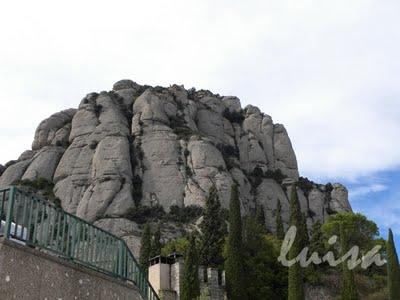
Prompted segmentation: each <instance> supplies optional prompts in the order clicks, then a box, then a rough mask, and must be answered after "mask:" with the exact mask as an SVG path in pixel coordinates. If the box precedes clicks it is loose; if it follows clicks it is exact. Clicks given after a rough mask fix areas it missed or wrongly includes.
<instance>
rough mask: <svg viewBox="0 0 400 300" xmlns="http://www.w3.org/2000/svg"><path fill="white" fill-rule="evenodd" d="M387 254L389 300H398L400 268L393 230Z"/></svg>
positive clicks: (399, 294) (399, 293)
mask: <svg viewBox="0 0 400 300" xmlns="http://www.w3.org/2000/svg"><path fill="white" fill-rule="evenodd" d="M386 252H387V274H388V290H389V300H395V299H396V300H397V299H400V267H399V259H398V256H397V253H396V246H395V245H394V241H393V233H392V230H391V229H389V238H388V241H387V249H386Z"/></svg>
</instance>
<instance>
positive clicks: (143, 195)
mask: <svg viewBox="0 0 400 300" xmlns="http://www.w3.org/2000/svg"><path fill="white" fill-rule="evenodd" d="M0 174H2V175H1V177H0V186H7V185H10V184H13V183H15V182H16V181H18V180H21V179H29V180H35V179H37V178H45V179H47V180H48V181H51V182H53V183H54V193H55V195H56V196H57V197H58V198H59V199H60V200H61V204H62V206H63V208H64V209H65V210H67V211H68V212H70V213H74V214H77V215H78V216H80V217H82V218H85V219H86V220H88V221H91V222H94V221H97V222H100V221H101V220H102V219H110V218H124V216H125V215H126V213H127V211H128V210H129V209H130V208H132V207H134V206H136V205H138V204H141V205H143V206H155V205H159V206H162V207H163V208H164V210H165V211H168V210H169V208H170V207H171V206H173V205H176V206H180V207H183V206H189V205H198V206H203V205H204V203H205V198H206V196H207V193H208V190H209V188H210V187H211V185H213V184H215V185H216V187H217V189H218V192H219V195H220V199H221V203H222V206H223V207H225V208H227V207H228V203H229V198H230V188H231V185H232V184H233V183H234V182H237V183H238V184H239V189H240V197H241V202H242V207H243V211H244V213H249V212H250V211H252V210H254V209H255V207H256V206H260V207H263V209H264V211H265V214H266V220H267V226H268V227H269V228H270V230H271V231H274V230H275V225H274V224H275V223H274V220H275V210H276V206H277V202H278V201H280V202H281V204H282V217H283V220H284V221H285V222H286V224H287V223H288V221H289V199H288V197H289V196H288V195H289V189H290V187H289V185H288V184H285V182H286V183H290V182H293V181H298V180H299V171H298V166H297V160H296V156H295V153H294V151H293V148H292V144H291V141H290V138H289V136H288V133H287V131H286V129H285V127H284V126H283V125H281V124H274V123H273V120H272V118H271V117H270V116H268V115H266V114H264V113H262V112H261V111H260V110H259V108H257V107H255V106H251V105H248V106H247V107H245V108H244V109H242V107H241V104H240V100H239V99H238V98H237V97H233V96H225V97H222V96H220V95H216V94H213V93H211V92H210V91H206V90H200V91H196V90H195V89H190V90H186V89H185V88H184V87H183V86H179V85H173V86H170V87H168V88H164V87H150V86H142V85H139V84H137V83H135V82H133V81H131V80H121V81H118V82H117V83H115V84H114V86H113V90H111V91H109V92H100V93H90V94H88V95H87V96H85V97H84V98H83V99H82V101H81V103H80V104H79V107H78V109H68V110H64V111H61V112H59V113H56V114H54V115H52V116H50V117H49V118H47V119H46V120H44V121H42V122H41V123H40V124H39V126H38V128H37V130H36V133H35V138H34V141H33V143H32V150H28V151H26V152H24V153H23V154H22V155H21V156H20V157H19V159H18V160H16V161H14V162H13V163H10V164H8V165H7V168H5V170H4V172H3V169H2V168H0ZM298 193H299V197H300V201H301V205H302V210H303V212H305V213H306V214H307V216H308V221H309V223H310V224H311V223H312V222H313V221H314V220H317V219H320V220H324V219H325V218H326V216H327V215H329V214H331V213H334V212H338V211H344V210H345V211H346V210H351V208H350V205H349V202H348V199H347V198H348V196H347V190H346V188H344V187H343V186H341V185H339V184H334V185H329V186H323V185H317V184H314V183H311V184H309V185H307V187H301V186H300V188H299V190H298ZM107 222H109V221H107ZM122 224H125V223H124V222H122Z"/></svg>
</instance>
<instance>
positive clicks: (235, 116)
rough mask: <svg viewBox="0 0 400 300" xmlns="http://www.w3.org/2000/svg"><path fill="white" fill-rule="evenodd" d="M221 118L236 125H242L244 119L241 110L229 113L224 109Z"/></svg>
mask: <svg viewBox="0 0 400 300" xmlns="http://www.w3.org/2000/svg"><path fill="white" fill-rule="evenodd" d="M223 116H224V118H226V119H228V120H229V121H230V122H231V123H238V124H242V123H243V121H244V119H245V116H244V111H243V110H241V111H240V112H236V111H230V110H229V109H228V108H225V110H224V113H223Z"/></svg>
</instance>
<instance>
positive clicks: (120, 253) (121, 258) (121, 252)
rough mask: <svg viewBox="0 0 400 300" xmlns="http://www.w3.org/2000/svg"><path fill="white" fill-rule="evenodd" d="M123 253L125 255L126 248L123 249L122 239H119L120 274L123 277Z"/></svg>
mask: <svg viewBox="0 0 400 300" xmlns="http://www.w3.org/2000/svg"><path fill="white" fill-rule="evenodd" d="M123 255H124V249H123V243H122V241H121V240H119V241H118V271H117V272H118V275H119V276H120V277H122V275H123V274H122V270H123Z"/></svg>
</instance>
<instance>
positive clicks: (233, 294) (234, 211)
mask: <svg viewBox="0 0 400 300" xmlns="http://www.w3.org/2000/svg"><path fill="white" fill-rule="evenodd" d="M225 255H226V260H225V272H226V287H227V295H228V298H229V299H231V300H246V299H247V293H246V289H245V288H243V287H245V286H246V280H245V273H244V271H245V266H244V263H243V258H244V252H243V239H242V217H241V213H240V201H239V191H238V187H237V185H236V184H235V185H233V186H232V191H231V200H230V204H229V233H228V239H227V245H226V254H225Z"/></svg>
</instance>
